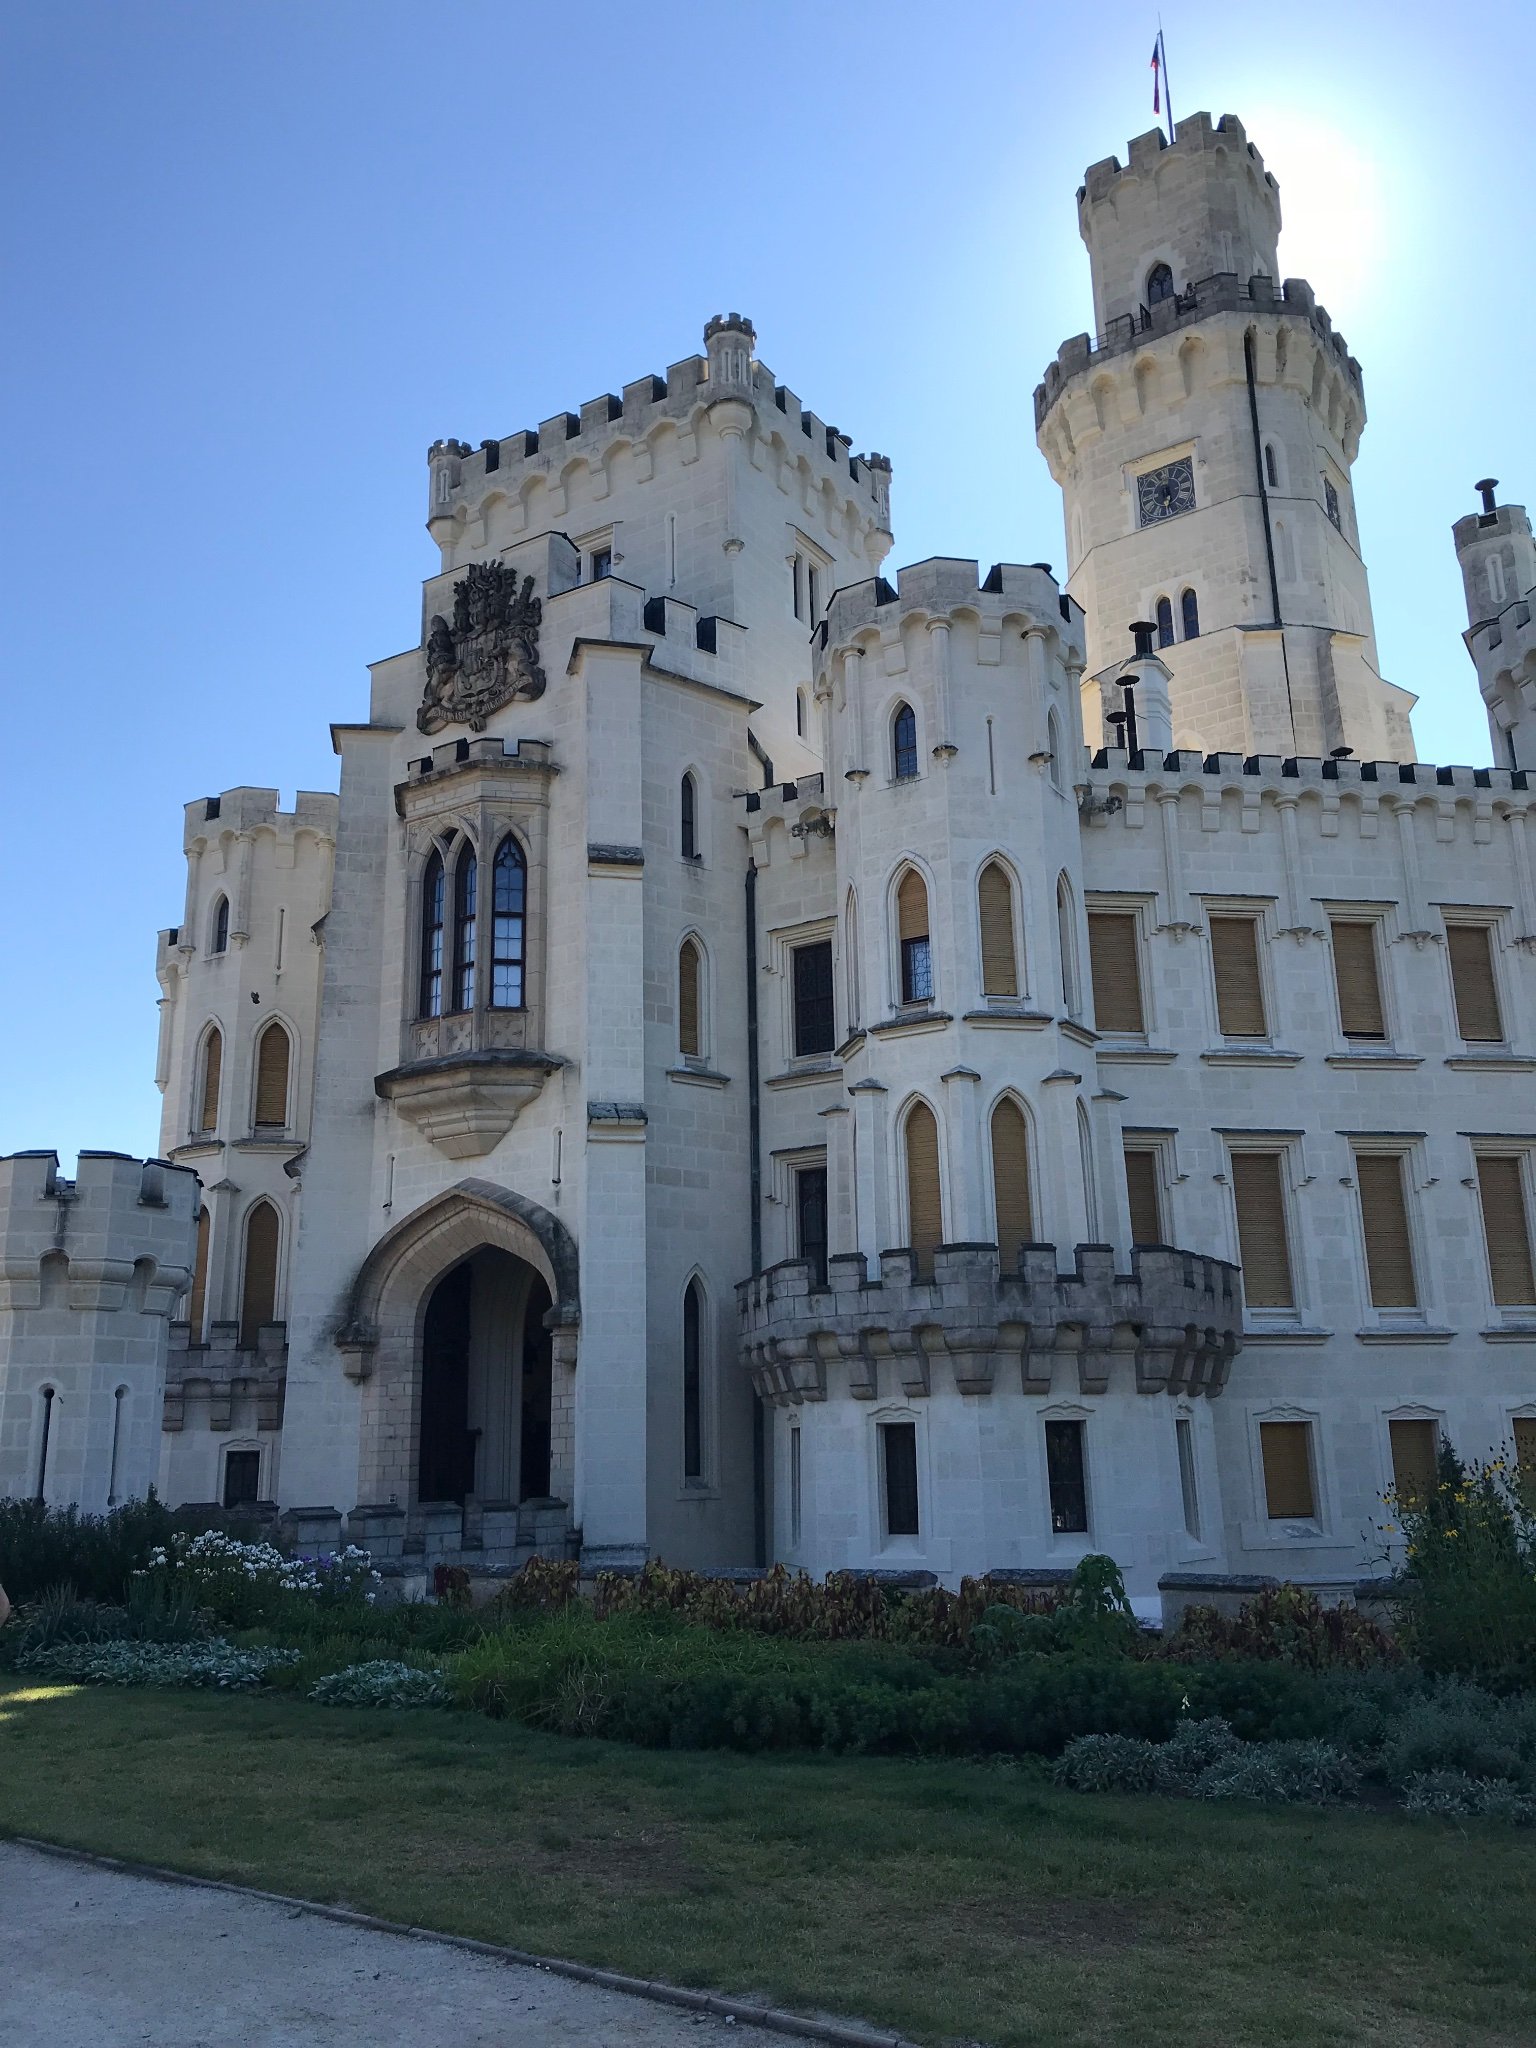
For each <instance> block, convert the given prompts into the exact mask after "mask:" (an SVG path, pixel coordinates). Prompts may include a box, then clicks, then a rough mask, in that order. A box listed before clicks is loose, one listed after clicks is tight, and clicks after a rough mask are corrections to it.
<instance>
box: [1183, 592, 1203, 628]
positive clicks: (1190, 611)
mask: <svg viewBox="0 0 1536 2048" xmlns="http://www.w3.org/2000/svg"><path fill="white" fill-rule="evenodd" d="M1179 609H1180V611H1181V612H1182V613H1183V615H1184V621H1183V623H1184V638H1185V639H1186V640H1198V639H1199V638H1200V600H1199V599H1198V598H1197V597H1196V596H1195V593H1194V592H1193V591H1192V590H1186V591H1185V593H1184V595H1183V596H1182V597H1181V598H1180V599H1179Z"/></svg>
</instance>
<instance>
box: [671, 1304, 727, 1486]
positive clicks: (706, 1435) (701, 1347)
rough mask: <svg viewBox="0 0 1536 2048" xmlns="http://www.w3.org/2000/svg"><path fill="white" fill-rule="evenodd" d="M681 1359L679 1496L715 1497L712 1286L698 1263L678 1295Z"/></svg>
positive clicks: (678, 1455)
mask: <svg viewBox="0 0 1536 2048" xmlns="http://www.w3.org/2000/svg"><path fill="white" fill-rule="evenodd" d="M690 1299H692V1300H693V1301H694V1302H695V1304H696V1311H697V1324H696V1330H695V1355H694V1359H693V1393H694V1415H693V1425H694V1431H695V1435H696V1445H695V1449H696V1455H697V1464H698V1469H697V1471H694V1472H690V1471H689V1469H688V1460H689V1444H688V1436H689V1417H688V1379H689V1362H688V1303H689V1301H690ZM677 1302H678V1315H677V1362H678V1411H677V1412H678V1432H677V1461H678V1497H679V1499H682V1500H698V1499H700V1498H701V1497H702V1498H706V1499H707V1498H712V1497H713V1496H714V1495H715V1494H716V1493H717V1491H718V1487H717V1483H716V1472H715V1450H716V1446H715V1400H714V1388H715V1377H716V1366H715V1343H714V1335H715V1333H714V1317H713V1313H712V1310H711V1297H710V1290H709V1285H708V1283H707V1281H706V1280H705V1277H704V1274H703V1272H702V1271H701V1269H700V1268H699V1267H697V1266H695V1267H694V1268H693V1269H692V1270H691V1271H690V1272H689V1274H688V1276H687V1278H686V1279H685V1280H684V1282H683V1286H682V1292H681V1293H680V1294H679V1295H678V1297H677Z"/></svg>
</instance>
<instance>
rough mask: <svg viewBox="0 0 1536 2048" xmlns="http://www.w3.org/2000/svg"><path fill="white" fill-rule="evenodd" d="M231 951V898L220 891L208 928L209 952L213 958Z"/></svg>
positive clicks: (215, 899) (214, 902) (215, 900)
mask: <svg viewBox="0 0 1536 2048" xmlns="http://www.w3.org/2000/svg"><path fill="white" fill-rule="evenodd" d="M228 951H229V897H228V895H227V894H226V892H225V891H224V890H222V889H221V890H220V891H219V893H218V895H217V896H216V897H215V898H214V901H213V916H212V918H211V919H210V921H209V928H208V952H209V956H210V957H211V958H216V957H218V956H219V955H220V954H224V953H227V952H228Z"/></svg>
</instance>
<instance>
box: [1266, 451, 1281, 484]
mask: <svg viewBox="0 0 1536 2048" xmlns="http://www.w3.org/2000/svg"><path fill="white" fill-rule="evenodd" d="M1264 478H1265V481H1266V483H1267V484H1268V485H1269V488H1270V489H1271V490H1272V491H1278V490H1279V488H1280V459H1279V457H1278V456H1277V455H1276V454H1275V444H1274V442H1273V441H1267V442H1266V443H1265V444H1264Z"/></svg>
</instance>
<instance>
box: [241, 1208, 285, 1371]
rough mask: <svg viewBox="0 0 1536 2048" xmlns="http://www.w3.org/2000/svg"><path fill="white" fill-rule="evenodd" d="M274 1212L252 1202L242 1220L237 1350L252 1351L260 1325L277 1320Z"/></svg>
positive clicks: (275, 1218)
mask: <svg viewBox="0 0 1536 2048" xmlns="http://www.w3.org/2000/svg"><path fill="white" fill-rule="evenodd" d="M277 1237H278V1226H277V1211H276V1210H275V1209H274V1208H273V1206H272V1204H271V1203H270V1202H268V1201H260V1202H257V1203H255V1204H254V1205H253V1206H252V1208H251V1210H250V1211H249V1213H248V1214H247V1216H246V1219H245V1275H244V1278H243V1279H242V1281H241V1283H240V1348H241V1349H242V1350H243V1351H251V1350H254V1349H255V1345H256V1332H257V1331H258V1330H259V1329H260V1328H261V1326H262V1324H263V1323H275V1322H276V1321H277Z"/></svg>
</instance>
